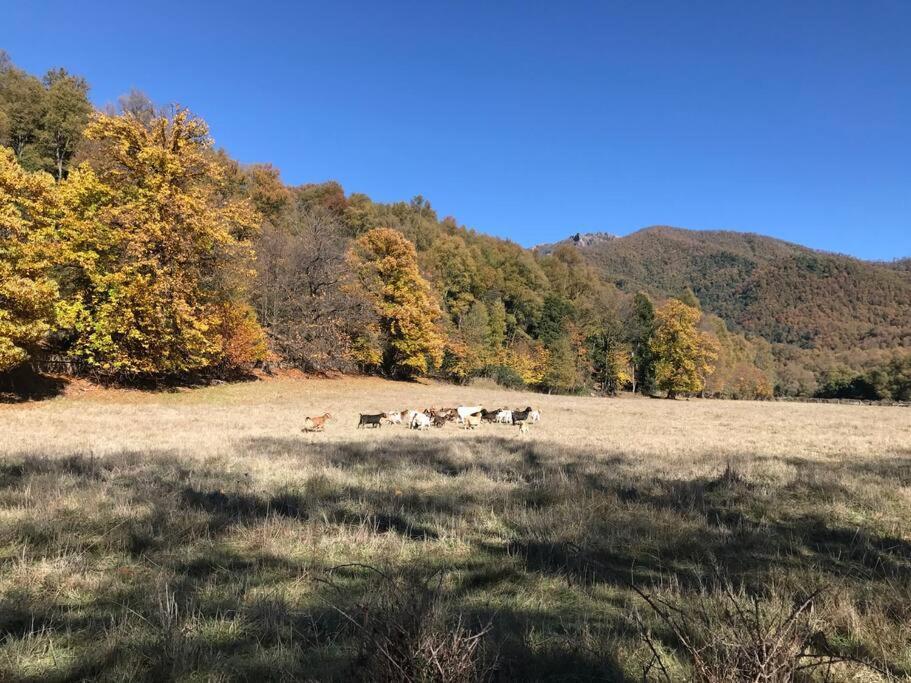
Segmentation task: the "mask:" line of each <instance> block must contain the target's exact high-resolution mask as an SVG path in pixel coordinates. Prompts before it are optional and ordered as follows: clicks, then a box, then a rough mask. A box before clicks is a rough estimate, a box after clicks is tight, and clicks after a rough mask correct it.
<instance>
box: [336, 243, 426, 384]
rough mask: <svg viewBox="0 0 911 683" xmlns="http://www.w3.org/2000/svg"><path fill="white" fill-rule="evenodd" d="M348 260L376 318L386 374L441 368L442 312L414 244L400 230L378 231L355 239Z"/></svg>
mask: <svg viewBox="0 0 911 683" xmlns="http://www.w3.org/2000/svg"><path fill="white" fill-rule="evenodd" d="M348 258H349V263H350V265H351V268H352V270H353V271H354V273H355V274H356V275H357V278H358V281H359V282H360V285H361V287H362V288H363V290H364V291H365V292H366V294H367V296H368V297H369V298H370V300H371V301H372V303H373V306H374V310H375V312H376V315H377V319H378V328H379V333H380V334H379V339H378V340H377V343H379V344H380V346H381V348H379V349H376V351H377V354H376V356H377V357H378V358H380V359H381V361H380V362H381V364H382V367H383V370H384V371H385V372H386V374H388V375H390V376H398V377H411V376H413V375H418V374H423V373H426V372H427V371H428V370H429V369H430V368H432V367H437V366H439V364H440V362H441V361H442V358H443V337H442V335H441V334H440V331H439V329H438V327H437V320H438V319H439V317H440V314H441V313H440V309H439V307H438V305H437V303H436V301H435V300H434V297H433V291H432V289H431V287H430V284H429V283H428V282H427V281H426V280H425V279H424V277H423V276H422V275H421V273H420V271H419V270H418V261H417V252H416V251H415V248H414V245H413V244H412V243H411V242H409V241H408V240H407V239H406V238H405V237H404V236H403V235H402V234H401V233H399V232H398V231H396V230H393V229H391V228H375V229H373V230H370V231H368V232H366V233H364V234H363V235H361V236H360V237H359V238H358V239H357V240H355V242H354V244H353V245H352V247H351V249H350V251H349V256H348ZM368 355H369V354H368Z"/></svg>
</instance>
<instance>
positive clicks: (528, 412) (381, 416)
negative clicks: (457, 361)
mask: <svg viewBox="0 0 911 683" xmlns="http://www.w3.org/2000/svg"><path fill="white" fill-rule="evenodd" d="M332 419H333V418H332V415H331V414H330V413H323V414H322V415H317V416H314V417H307V418H305V419H304V429H303V431H305V432H321V431H323V430H324V429H325V427H326V423H327V422H329V421H331V420H332ZM540 419H541V413H540V412H538V411H537V410H535V409H533V408H532V407H531V406H528V407H526V408H524V409H523V410H510V409H508V408H498V409H496V410H487V409H486V408H484V407H483V406H459V407H458V408H426V409H424V410H414V409H411V410H396V411H392V412H388V413H377V414H375V415H364V414H361V415H360V418H359V419H358V423H357V428H358V429H360V428H362V427H363V428H365V429H366V428H367V427H370V428H375V429H378V428H379V427H382V426H383V425H384V424H390V425H405V426H406V427H408V428H409V429H418V430H424V429H430V428H431V427H442V426H443V425H445V424H446V423H447V422H455V423H457V424H459V425H461V426H462V427H463V428H464V429H477V428H478V427H479V426H480V424H481V423H482V422H492V423H496V424H507V425H517V426H518V427H519V431H521V432H523V433H525V432H527V431H528V426H529V425H530V424H534V423H535V422H538V421H539V420H540Z"/></svg>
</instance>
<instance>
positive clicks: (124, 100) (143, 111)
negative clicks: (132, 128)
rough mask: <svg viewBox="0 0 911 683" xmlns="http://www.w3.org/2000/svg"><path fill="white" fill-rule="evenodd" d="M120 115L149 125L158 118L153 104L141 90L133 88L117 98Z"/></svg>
mask: <svg viewBox="0 0 911 683" xmlns="http://www.w3.org/2000/svg"><path fill="white" fill-rule="evenodd" d="M117 104H118V106H119V107H120V113H122V114H126V115H128V116H133V117H135V118H137V119H139V120H140V121H141V122H142V123H143V124H145V125H149V124H150V123H152V121H154V120H155V117H156V116H158V110H157V109H156V107H155V104H154V103H153V102H152V100H151V99H149V96H148V95H146V94H145V93H144V92H142V90H137V89H136V88H133V89H131V90H130V92H128V93H127V94H126V95H121V96H120V97H118V98H117Z"/></svg>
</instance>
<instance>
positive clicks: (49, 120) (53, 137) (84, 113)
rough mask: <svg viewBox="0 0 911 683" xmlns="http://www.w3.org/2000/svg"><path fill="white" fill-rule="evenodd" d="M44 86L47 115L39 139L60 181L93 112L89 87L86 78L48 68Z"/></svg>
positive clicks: (63, 70) (42, 123)
mask: <svg viewBox="0 0 911 683" xmlns="http://www.w3.org/2000/svg"><path fill="white" fill-rule="evenodd" d="M44 86H45V88H46V93H45V95H44V102H45V106H44V117H43V119H42V121H41V131H40V134H39V140H40V144H41V146H42V148H43V153H44V156H45V157H47V158H48V159H50V162H51V163H52V164H53V170H54V172H55V174H56V176H57V180H62V179H63V175H64V172H65V169H66V167H67V165H68V164H69V162H70V159H71V158H72V157H73V154H74V152H75V151H76V143H77V142H79V140H80V139H81V138H82V131H83V130H84V129H85V126H86V124H87V123H88V120H89V114H91V112H92V105H91V104H90V103H89V98H88V91H89V86H88V83H86V81H85V79H84V78H80V77H78V76H73V75H71V74H69V73H67V72H66V70H65V69H54V70H52V71H48V73H47V75H46V76H45V77H44Z"/></svg>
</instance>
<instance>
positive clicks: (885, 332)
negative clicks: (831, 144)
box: [566, 226, 911, 352]
mask: <svg viewBox="0 0 911 683" xmlns="http://www.w3.org/2000/svg"><path fill="white" fill-rule="evenodd" d="M566 243H568V244H575V245H577V248H578V249H579V250H580V252H581V253H582V254H584V256H585V257H586V258H587V259H588V260H589V261H590V262H591V263H592V264H593V265H594V266H595V267H596V268H597V269H598V271H599V272H600V273H602V274H603V276H604V277H605V278H606V279H607V280H608V281H610V282H613V283H614V284H616V285H617V286H618V287H620V288H621V289H624V290H626V291H635V290H640V289H641V290H645V291H647V292H650V293H652V294H656V295H659V296H674V295H677V294H680V293H681V292H682V291H684V290H685V289H686V288H687V287H689V288H691V289H692V290H693V292H694V293H695V294H696V296H697V297H698V298H699V300H700V301H701V302H702V305H703V307H704V308H706V309H707V310H709V311H711V312H712V313H715V314H717V315H719V316H720V317H722V318H723V319H724V320H725V321H726V322H727V323H728V325H729V326H731V327H732V328H733V329H736V330H739V331H743V332H747V333H751V334H756V335H759V336H762V337H764V338H765V339H767V340H769V341H770V342H773V343H779V344H788V345H796V346H798V347H800V348H804V349H819V350H831V351H835V352H839V351H849V350H857V349H863V350H872V349H892V348H895V347H899V346H904V347H911V272H908V271H904V270H902V269H901V268H898V267H895V265H886V264H878V263H871V262H867V261H861V260H858V259H855V258H851V257H848V256H841V255H837V254H829V253H824V252H819V251H814V250H812V249H808V248H806V247H802V246H799V245H796V244H791V243H788V242H784V241H781V240H777V239H773V238H770V237H763V236H761V235H755V234H748V233H736V232H725V231H693V230H684V229H680V228H671V227H663V226H662V227H651V228H646V229H644V230H640V231H638V232H635V233H633V234H631V235H628V236H626V237H618V238H616V239H612V240H596V241H593V242H587V241H585V240H579V241H577V240H573V239H570V240H567V241H566Z"/></svg>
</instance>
